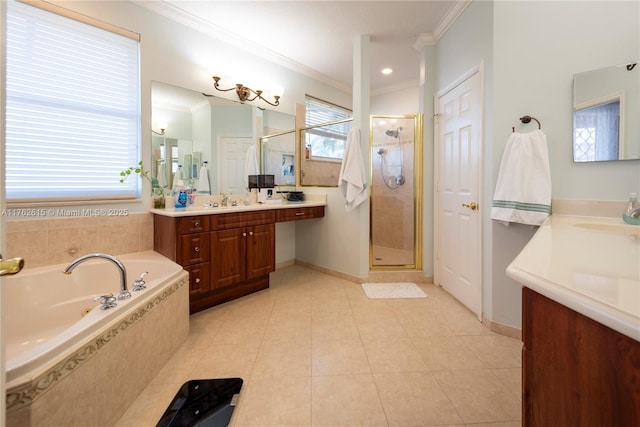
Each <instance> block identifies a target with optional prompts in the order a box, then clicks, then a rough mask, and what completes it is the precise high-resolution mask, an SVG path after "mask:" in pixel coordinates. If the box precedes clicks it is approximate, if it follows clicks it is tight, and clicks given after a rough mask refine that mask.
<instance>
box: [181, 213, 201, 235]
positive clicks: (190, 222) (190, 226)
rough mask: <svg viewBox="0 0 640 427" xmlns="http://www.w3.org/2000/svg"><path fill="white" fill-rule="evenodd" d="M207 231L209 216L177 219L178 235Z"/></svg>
mask: <svg viewBox="0 0 640 427" xmlns="http://www.w3.org/2000/svg"><path fill="white" fill-rule="evenodd" d="M203 231H209V216H208V215H202V216H185V217H182V218H178V234H190V233H201V232H203Z"/></svg>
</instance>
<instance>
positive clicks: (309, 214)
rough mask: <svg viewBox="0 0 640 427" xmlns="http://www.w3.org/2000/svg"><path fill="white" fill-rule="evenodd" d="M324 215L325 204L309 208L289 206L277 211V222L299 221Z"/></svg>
mask: <svg viewBox="0 0 640 427" xmlns="http://www.w3.org/2000/svg"><path fill="white" fill-rule="evenodd" d="M323 216H324V206H313V207H308V208H303V207H300V208H287V209H278V210H277V211H276V222H285V221H298V220H301V219H311V218H322V217H323Z"/></svg>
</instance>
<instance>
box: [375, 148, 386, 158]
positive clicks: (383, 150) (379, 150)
mask: <svg viewBox="0 0 640 427" xmlns="http://www.w3.org/2000/svg"><path fill="white" fill-rule="evenodd" d="M386 151H387V150H385V149H384V148H379V149H378V151H377V153H378V154H379V155H381V156H382V155H383V154H384V153H385V152H386Z"/></svg>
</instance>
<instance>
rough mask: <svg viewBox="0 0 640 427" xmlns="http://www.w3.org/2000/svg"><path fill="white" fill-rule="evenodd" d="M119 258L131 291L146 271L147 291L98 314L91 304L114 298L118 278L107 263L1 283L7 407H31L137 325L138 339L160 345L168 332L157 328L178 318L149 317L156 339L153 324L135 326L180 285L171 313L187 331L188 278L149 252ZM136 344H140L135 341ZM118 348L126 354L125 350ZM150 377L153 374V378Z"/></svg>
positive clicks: (32, 272)
mask: <svg viewBox="0 0 640 427" xmlns="http://www.w3.org/2000/svg"><path fill="white" fill-rule="evenodd" d="M117 258H118V259H119V260H120V261H122V263H123V264H124V266H125V268H126V271H127V285H128V287H129V290H131V284H132V283H133V281H134V280H135V279H136V278H138V277H139V276H140V274H141V273H143V272H148V274H147V275H146V276H145V277H144V280H145V282H146V286H147V287H146V289H144V290H142V291H139V292H131V294H132V297H131V298H129V299H126V300H122V301H116V303H117V306H116V307H114V308H111V309H108V310H100V309H99V307H100V304H99V303H97V302H94V301H93V299H94V297H96V296H98V295H103V294H108V293H112V294H113V295H114V296H117V294H118V292H119V291H120V283H121V278H120V271H119V270H118V269H117V268H116V266H115V265H114V264H113V263H112V262H109V261H107V260H104V259H98V258H96V259H95V260H88V261H86V262H83V263H81V264H79V265H78V266H76V268H75V269H74V270H73V272H72V274H64V273H62V270H63V268H64V267H65V266H66V264H61V265H55V266H47V267H39V268H33V269H26V270H24V271H23V272H22V273H20V274H18V275H15V276H11V277H5V278H4V279H5V280H4V284H3V286H4V287H3V298H4V301H5V304H4V309H3V311H4V318H3V323H4V339H5V349H6V353H5V354H6V356H5V358H6V386H7V409H8V410H11V409H18V408H21V407H25V406H27V405H29V404H31V403H32V402H33V401H34V400H35V399H37V398H38V397H39V396H40V395H41V394H44V392H45V391H48V389H49V388H50V387H51V384H50V383H52V382H56V381H58V379H62V378H63V377H64V376H66V375H68V374H70V373H71V372H72V371H75V370H76V368H77V367H78V366H80V365H82V364H83V363H84V362H85V361H86V360H88V359H89V358H91V357H93V356H94V355H95V354H96V353H98V352H99V351H101V349H102V347H105V346H106V344H110V342H112V341H115V339H114V338H115V337H117V336H120V335H124V334H125V333H126V330H128V329H131V330H134V328H130V326H131V325H134V324H136V323H142V326H140V328H144V332H137V334H144V335H145V336H147V335H148V337H146V338H148V339H149V340H150V342H151V343H154V342H158V341H159V340H160V341H161V340H162V338H163V336H164V334H166V333H167V332H166V331H163V329H166V328H170V326H167V325H166V324H162V323H164V322H166V323H169V324H172V323H176V322H178V321H177V320H174V319H171V320H168V319H167V320H163V319H166V318H167V317H168V316H167V314H166V313H162V316H161V317H158V319H154V320H153V322H152V323H153V325H157V326H158V329H159V330H158V331H157V333H158V334H160V336H158V337H154V336H153V334H154V332H152V329H153V328H152V327H151V326H152V325H151V324H147V323H143V322H139V321H140V320H141V319H142V318H144V317H145V316H147V314H148V313H150V312H151V311H152V310H154V309H155V308H156V307H157V306H159V305H160V304H161V303H162V302H163V300H165V299H167V298H168V296H170V295H172V294H174V293H176V291H177V290H178V288H186V289H183V290H182V292H181V295H182V296H181V297H180V302H179V306H180V309H179V310H175V309H174V308H172V309H171V313H173V312H174V311H179V312H180V313H179V316H180V320H179V322H178V323H180V324H182V325H184V324H186V332H187V334H188V316H189V314H188V275H187V273H186V272H185V271H184V270H183V269H182V267H181V266H180V265H178V264H176V263H174V262H172V261H171V260H169V259H168V258H165V257H164V256H162V255H160V254H158V253H156V252H153V251H147V252H140V253H135V254H127V255H122V256H118V257H117ZM26 262H27V263H28V259H27V261H26ZM27 267H28V265H27ZM185 302H186V303H185ZM158 311H161V310H158ZM157 316H160V314H158V315H157ZM170 316H173V314H170ZM147 317H153V316H147ZM161 324H162V325H161ZM181 328H182V329H184V326H182V327H181ZM185 337H186V335H185ZM126 339H127V338H121V339H120V340H121V341H122V340H126ZM133 340H134V342H137V341H139V340H140V337H139V336H136V337H134V338H133ZM123 342H124V341H123ZM167 345H168V346H171V345H172V343H167ZM112 347H114V348H115V345H114V346H112ZM165 347H166V346H165ZM123 350H124V351H127V349H126V348H124V349H123ZM159 352H163V353H166V352H167V348H162V349H159ZM149 356H152V357H153V358H155V357H156V356H154V355H149ZM158 369H159V368H158ZM76 377H77V375H76ZM147 377H151V373H149V374H148V375H147ZM43 384H44V386H45V390H44V391H43V390H42V387H43ZM138 388H140V387H138Z"/></svg>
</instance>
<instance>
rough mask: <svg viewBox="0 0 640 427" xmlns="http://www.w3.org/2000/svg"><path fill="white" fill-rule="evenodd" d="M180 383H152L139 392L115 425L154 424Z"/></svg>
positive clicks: (128, 426) (158, 419)
mask: <svg viewBox="0 0 640 427" xmlns="http://www.w3.org/2000/svg"><path fill="white" fill-rule="evenodd" d="M181 385H182V383H181V384H153V385H150V386H148V387H147V388H146V389H144V390H143V391H142V393H140V395H139V396H138V398H137V399H136V400H135V401H134V403H133V404H132V405H131V406H129V409H127V411H126V412H125V413H124V415H122V417H121V418H120V420H118V422H117V423H116V425H115V427H140V426H154V425H156V424H157V423H158V421H160V418H162V414H164V411H165V410H166V409H167V407H168V406H169V404H170V403H171V401H172V400H173V398H174V396H175V395H176V393H177V392H178V390H179V389H180V386H181Z"/></svg>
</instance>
